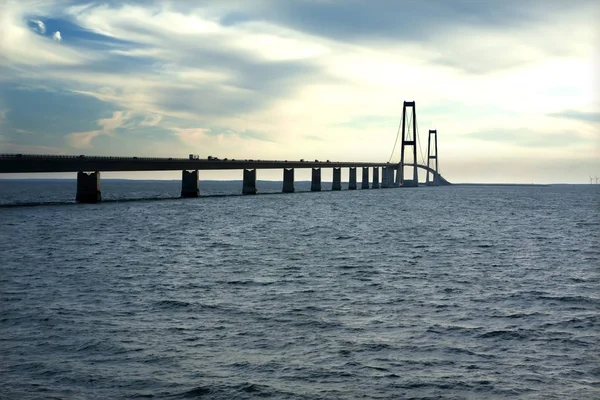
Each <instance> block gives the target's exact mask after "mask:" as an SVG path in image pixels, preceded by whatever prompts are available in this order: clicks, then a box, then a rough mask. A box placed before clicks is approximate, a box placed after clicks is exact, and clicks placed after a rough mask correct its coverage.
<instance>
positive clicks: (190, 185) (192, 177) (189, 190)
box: [181, 169, 200, 197]
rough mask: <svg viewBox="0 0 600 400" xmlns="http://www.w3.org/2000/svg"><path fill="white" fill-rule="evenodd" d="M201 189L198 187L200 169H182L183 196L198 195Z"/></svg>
mask: <svg viewBox="0 0 600 400" xmlns="http://www.w3.org/2000/svg"><path fill="white" fill-rule="evenodd" d="M199 195H200V189H199V188H198V170H194V171H187V170H185V169H184V170H183V171H181V197H198V196H199Z"/></svg>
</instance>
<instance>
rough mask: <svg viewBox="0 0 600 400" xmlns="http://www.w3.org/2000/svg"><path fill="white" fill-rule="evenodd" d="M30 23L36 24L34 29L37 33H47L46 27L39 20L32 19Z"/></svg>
mask: <svg viewBox="0 0 600 400" xmlns="http://www.w3.org/2000/svg"><path fill="white" fill-rule="evenodd" d="M30 21H31V22H33V23H34V24H35V28H34V29H35V30H36V31H38V32H39V33H41V34H42V35H43V34H45V33H46V25H45V24H44V23H43V22H42V21H40V20H39V19H32V20H30Z"/></svg>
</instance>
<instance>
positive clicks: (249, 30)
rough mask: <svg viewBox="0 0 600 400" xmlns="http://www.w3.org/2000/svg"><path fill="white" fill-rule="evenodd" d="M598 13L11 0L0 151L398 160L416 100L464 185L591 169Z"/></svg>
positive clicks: (599, 133)
mask: <svg viewBox="0 0 600 400" xmlns="http://www.w3.org/2000/svg"><path fill="white" fill-rule="evenodd" d="M597 21H600V3H599V2H597V1H592V0H590V1H587V0H572V1H562V0H543V1H542V0H518V1H516V0H502V1H499V0H481V1H471V0H454V1H446V0H423V1H416V0H415V1H412V0H406V1H401V0H378V1H373V0H364V1H363V0H344V1H341V0H340V1H334V0H289V1H276V0H254V1H233V0H231V1H230V0H214V1H213V0H205V1H192V0H180V1H156V2H153V1H135V0H134V1H120V0H105V1H84V0H75V1H68V0H63V1H32V0H18V1H13V0H0V152H2V153H35V154H76V155H79V154H86V155H115V156H139V157H141V156H158V157H187V156H188V154H190V153H193V154H198V155H200V156H201V157H207V156H209V155H212V156H216V157H221V158H224V157H228V158H239V159H278V160H284V159H288V160H291V159H301V158H304V159H320V160H325V159H330V160H332V161H378V162H379V161H382V162H385V161H388V160H389V159H390V157H391V159H392V160H393V161H396V162H397V161H399V159H400V152H399V150H400V149H399V146H398V147H397V148H396V150H395V152H394V153H393V154H392V148H393V145H394V140H395V138H396V134H397V130H398V124H399V121H400V119H401V115H402V105H403V102H404V101H415V102H416V114H417V127H418V132H419V140H420V147H421V149H420V151H419V156H418V158H419V161H421V159H422V156H421V153H422V154H423V155H424V156H425V158H426V156H427V154H426V152H427V132H428V130H429V129H436V130H437V132H438V151H439V163H440V165H439V167H440V171H441V173H442V174H443V175H444V176H445V177H446V178H447V179H448V180H450V181H451V182H488V183H496V182H498V183H500V182H504V183H587V182H589V176H590V175H592V176H600V97H599V93H600V82H599V80H598V72H597V71H600V28H599V27H598V24H597ZM425 162H426V160H425ZM303 174H305V175H306V177H308V176H309V175H308V171H304V172H300V173H297V179H298V177H300V178H303V177H304V175H303ZM238 175H239V176H238ZM280 175H281V171H259V173H258V179H278V178H279V179H280V178H281V177H280ZM109 176H113V177H132V178H156V179H177V177H179V176H180V172H157V173H154V172H144V173H122V174H121V173H117V174H112V175H110V174H109ZM201 179H241V171H227V172H210V171H202V172H201ZM423 179H424V178H423V177H422V179H421V180H423ZM324 180H327V179H326V177H325V173H324Z"/></svg>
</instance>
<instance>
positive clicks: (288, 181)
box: [283, 168, 296, 193]
mask: <svg viewBox="0 0 600 400" xmlns="http://www.w3.org/2000/svg"><path fill="white" fill-rule="evenodd" d="M295 191H296V188H295V187H294V168H284V169H283V193H294V192H295Z"/></svg>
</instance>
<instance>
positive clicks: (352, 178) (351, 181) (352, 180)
mask: <svg viewBox="0 0 600 400" xmlns="http://www.w3.org/2000/svg"><path fill="white" fill-rule="evenodd" d="M348 190H356V167H350V174H349V176H348Z"/></svg>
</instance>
